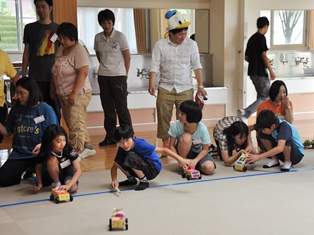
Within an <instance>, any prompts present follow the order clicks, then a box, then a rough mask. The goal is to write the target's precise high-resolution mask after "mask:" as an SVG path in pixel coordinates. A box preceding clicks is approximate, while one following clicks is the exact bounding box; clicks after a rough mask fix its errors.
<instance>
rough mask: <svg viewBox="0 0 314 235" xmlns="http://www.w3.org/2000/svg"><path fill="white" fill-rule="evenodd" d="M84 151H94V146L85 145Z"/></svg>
mask: <svg viewBox="0 0 314 235" xmlns="http://www.w3.org/2000/svg"><path fill="white" fill-rule="evenodd" d="M84 149H90V150H94V148H93V146H92V145H91V144H86V145H84Z"/></svg>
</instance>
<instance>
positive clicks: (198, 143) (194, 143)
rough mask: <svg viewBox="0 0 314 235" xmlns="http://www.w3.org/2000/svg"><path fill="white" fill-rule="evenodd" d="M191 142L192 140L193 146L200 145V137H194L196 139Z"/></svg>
mask: <svg viewBox="0 0 314 235" xmlns="http://www.w3.org/2000/svg"><path fill="white" fill-rule="evenodd" d="M192 142H193V145H194V146H197V145H200V144H201V143H202V140H201V139H196V140H192Z"/></svg>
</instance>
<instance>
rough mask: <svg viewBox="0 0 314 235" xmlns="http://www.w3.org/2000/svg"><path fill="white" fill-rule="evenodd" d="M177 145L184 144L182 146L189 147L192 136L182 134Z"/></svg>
mask: <svg viewBox="0 0 314 235" xmlns="http://www.w3.org/2000/svg"><path fill="white" fill-rule="evenodd" d="M179 144H184V145H186V144H190V145H191V144H192V135H191V134H190V133H187V132H185V133H184V134H182V135H181V136H180V139H179ZM190 145H189V146H190Z"/></svg>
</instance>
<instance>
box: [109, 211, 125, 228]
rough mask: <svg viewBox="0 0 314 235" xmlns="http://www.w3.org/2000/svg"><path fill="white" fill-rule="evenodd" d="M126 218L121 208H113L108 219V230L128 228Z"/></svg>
mask: <svg viewBox="0 0 314 235" xmlns="http://www.w3.org/2000/svg"><path fill="white" fill-rule="evenodd" d="M128 228H129V225H128V218H126V217H125V215H124V211H123V210H122V209H114V210H113V212H112V216H111V218H110V219H109V230H110V231H111V230H113V229H125V230H128Z"/></svg>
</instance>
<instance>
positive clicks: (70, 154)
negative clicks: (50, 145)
mask: <svg viewBox="0 0 314 235" xmlns="http://www.w3.org/2000/svg"><path fill="white" fill-rule="evenodd" d="M50 156H54V155H53V154H51V155H50ZM50 156H49V157H50ZM56 157H57V158H58V161H59V163H62V162H65V161H67V160H68V159H69V160H70V162H71V164H72V162H73V161H74V160H75V159H77V158H78V154H77V152H76V151H75V150H74V149H73V148H72V147H71V146H70V145H67V146H66V147H65V148H64V150H63V152H62V156H61V157H58V156H56ZM45 161H47V157H46V156H43V155H42V154H41V153H39V154H38V157H37V158H36V164H42V163H44V162H45Z"/></svg>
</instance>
